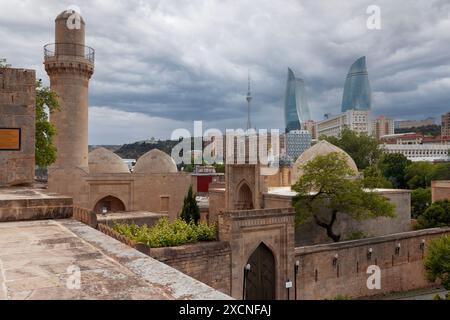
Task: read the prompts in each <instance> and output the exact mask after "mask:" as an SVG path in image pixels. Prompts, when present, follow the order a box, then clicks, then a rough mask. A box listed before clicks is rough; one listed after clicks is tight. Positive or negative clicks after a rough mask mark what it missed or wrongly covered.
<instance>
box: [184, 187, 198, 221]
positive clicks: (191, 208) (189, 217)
mask: <svg viewBox="0 0 450 320" xmlns="http://www.w3.org/2000/svg"><path fill="white" fill-rule="evenodd" d="M180 218H181V219H183V220H184V221H186V222H188V223H189V222H194V223H195V224H198V221H199V220H200V208H199V207H198V204H197V200H195V194H194V192H193V191H192V185H191V186H190V187H189V191H188V193H187V195H186V197H185V198H184V201H183V208H182V209H181V213H180Z"/></svg>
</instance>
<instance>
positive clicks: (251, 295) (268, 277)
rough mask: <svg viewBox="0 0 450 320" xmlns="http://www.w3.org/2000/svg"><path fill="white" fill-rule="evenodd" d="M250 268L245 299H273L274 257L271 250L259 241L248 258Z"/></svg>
mask: <svg viewBox="0 0 450 320" xmlns="http://www.w3.org/2000/svg"><path fill="white" fill-rule="evenodd" d="M247 264H249V265H250V270H249V271H248V274H247V277H246V285H245V299H246V300H274V299H275V257H274V255H273V253H272V251H271V250H270V249H269V248H268V247H267V246H266V245H265V244H264V243H261V244H260V245H259V246H258V248H256V250H255V251H253V253H252V255H251V256H250V258H249V259H248V263H247Z"/></svg>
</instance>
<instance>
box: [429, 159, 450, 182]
mask: <svg viewBox="0 0 450 320" xmlns="http://www.w3.org/2000/svg"><path fill="white" fill-rule="evenodd" d="M431 180H450V162H444V163H437V164H435V165H434V170H433V174H432V177H431Z"/></svg>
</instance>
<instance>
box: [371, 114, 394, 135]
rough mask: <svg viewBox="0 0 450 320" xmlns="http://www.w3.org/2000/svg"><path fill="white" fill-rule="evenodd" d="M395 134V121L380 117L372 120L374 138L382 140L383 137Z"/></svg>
mask: <svg viewBox="0 0 450 320" xmlns="http://www.w3.org/2000/svg"><path fill="white" fill-rule="evenodd" d="M391 134H394V120H393V119H390V118H386V117H385V116H379V117H378V118H376V119H373V120H372V136H374V137H375V138H377V139H380V138H381V137H382V136H386V135H391Z"/></svg>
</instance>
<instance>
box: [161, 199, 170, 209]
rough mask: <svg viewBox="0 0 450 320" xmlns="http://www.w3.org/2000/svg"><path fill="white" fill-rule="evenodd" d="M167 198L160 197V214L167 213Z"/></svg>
mask: <svg viewBox="0 0 450 320" xmlns="http://www.w3.org/2000/svg"><path fill="white" fill-rule="evenodd" d="M169 200H170V197H169V196H161V212H169Z"/></svg>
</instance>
